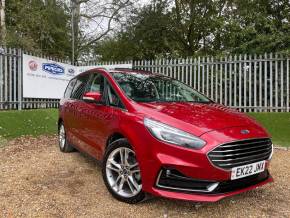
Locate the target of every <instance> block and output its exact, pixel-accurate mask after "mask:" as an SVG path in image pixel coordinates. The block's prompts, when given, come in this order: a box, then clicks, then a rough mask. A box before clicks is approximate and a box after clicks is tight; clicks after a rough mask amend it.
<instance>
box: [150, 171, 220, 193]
mask: <svg viewBox="0 0 290 218" xmlns="http://www.w3.org/2000/svg"><path fill="white" fill-rule="evenodd" d="M162 171H163V170H160V172H159V174H158V177H157V180H156V183H155V185H156V187H158V188H164V189H169V190H176V191H187V192H203V193H210V192H213V191H214V190H215V189H216V188H217V187H218V185H219V182H215V183H213V184H211V185H209V186H207V187H206V188H207V190H203V189H199V190H198V189H186V188H175V187H170V186H163V185H159V180H160V176H161V173H162Z"/></svg>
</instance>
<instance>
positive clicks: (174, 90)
mask: <svg viewBox="0 0 290 218" xmlns="http://www.w3.org/2000/svg"><path fill="white" fill-rule="evenodd" d="M112 75H113V77H114V78H115V80H116V81H117V83H118V84H119V86H120V87H121V88H122V90H123V91H124V92H125V93H126V95H127V96H128V97H129V98H131V99H132V100H134V101H137V102H155V101H158V102H198V103H209V102H211V100H209V99H208V98H206V97H205V96H203V95H202V94H200V93H198V92H197V91H195V90H194V89H192V88H190V87H189V86H187V85H185V84H183V83H181V82H179V81H177V80H175V79H172V78H170V77H165V76H162V75H156V74H155V75H154V74H144V73H122V72H112Z"/></svg>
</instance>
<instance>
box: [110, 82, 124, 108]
mask: <svg viewBox="0 0 290 218" xmlns="http://www.w3.org/2000/svg"><path fill="white" fill-rule="evenodd" d="M107 84H108V83H107ZM108 102H109V105H111V106H114V107H119V108H125V107H124V105H123V104H122V101H121V99H120V98H119V96H118V95H117V94H116V92H115V90H114V89H113V88H112V86H111V85H109V84H108Z"/></svg>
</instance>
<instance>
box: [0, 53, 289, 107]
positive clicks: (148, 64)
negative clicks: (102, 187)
mask: <svg viewBox="0 0 290 218" xmlns="http://www.w3.org/2000/svg"><path fill="white" fill-rule="evenodd" d="M22 54H23V52H22V51H21V50H19V49H10V48H4V49H1V48H0V110H8V109H31V108H56V107H58V102H59V99H31V98H23V96H22ZM43 58H47V57H43ZM47 59H51V58H47ZM57 61H59V62H64V63H67V61H61V60H57ZM289 62H290V58H289V57H285V56H282V55H278V54H264V55H238V56H237V55H234V56H227V57H221V58H215V57H199V58H187V59H159V60H152V61H145V60H144V61H134V62H133V67H134V69H143V70H149V71H154V72H157V73H161V74H164V75H167V76H170V77H174V78H176V79H178V80H181V81H182V82H184V83H186V84H188V85H190V86H192V87H193V88H195V89H197V90H198V91H200V92H202V93H204V94H205V95H207V96H208V97H210V98H211V99H212V100H214V101H216V102H218V103H221V104H224V105H227V106H230V107H232V108H237V109H239V110H241V111H246V112H268V111H270V112H279V111H284V112H289V111H290V103H289V100H290V95H289V83H290V78H289ZM123 63H132V62H123ZM101 64H121V63H120V62H118V63H116V62H107V63H101ZM82 65H86V64H82ZM87 65H95V63H92V62H90V63H87Z"/></svg>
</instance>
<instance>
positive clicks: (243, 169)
mask: <svg viewBox="0 0 290 218" xmlns="http://www.w3.org/2000/svg"><path fill="white" fill-rule="evenodd" d="M265 164H266V163H265V161H260V162H257V163H252V164H247V165H244V166H240V167H234V168H233V169H232V175H231V179H232V180H234V179H240V178H244V177H247V176H250V175H254V174H257V173H261V172H263V171H264V170H265Z"/></svg>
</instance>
